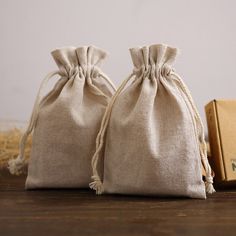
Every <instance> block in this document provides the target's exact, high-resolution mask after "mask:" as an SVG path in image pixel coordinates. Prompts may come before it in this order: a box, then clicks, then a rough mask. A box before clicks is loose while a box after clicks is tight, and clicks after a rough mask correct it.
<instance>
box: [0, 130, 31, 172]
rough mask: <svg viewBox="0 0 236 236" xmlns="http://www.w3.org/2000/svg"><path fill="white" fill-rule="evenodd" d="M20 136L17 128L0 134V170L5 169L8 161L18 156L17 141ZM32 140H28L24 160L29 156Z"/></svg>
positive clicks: (20, 131)
mask: <svg viewBox="0 0 236 236" xmlns="http://www.w3.org/2000/svg"><path fill="white" fill-rule="evenodd" d="M21 136H22V130H20V129H18V128H14V129H10V130H8V131H1V132H0V169H2V168H6V167H7V165H8V161H9V160H10V159H12V158H16V157H17V156H18V154H19V141H20V138H21ZM31 145H32V138H31V137H29V138H28V142H27V144H26V147H25V158H26V159H28V158H29V156H30V150H31Z"/></svg>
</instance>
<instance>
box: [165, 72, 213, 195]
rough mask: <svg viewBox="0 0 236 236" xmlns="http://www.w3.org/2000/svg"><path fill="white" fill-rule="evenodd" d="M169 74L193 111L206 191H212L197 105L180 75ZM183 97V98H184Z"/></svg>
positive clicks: (209, 167) (210, 174)
mask: <svg viewBox="0 0 236 236" xmlns="http://www.w3.org/2000/svg"><path fill="white" fill-rule="evenodd" d="M169 75H173V76H174V77H175V78H174V80H175V81H176V82H177V83H176V85H177V86H178V87H179V88H180V89H181V91H182V92H183V93H184V94H185V95H186V98H187V99H188V102H189V103H190V105H191V107H192V110H193V112H194V120H195V123H196V128H197V130H196V129H194V130H195V135H196V137H197V138H198V143H199V150H200V155H201V161H202V164H203V166H204V169H205V171H206V177H205V187H206V192H207V193H214V192H215V189H214V187H213V176H212V169H211V166H210V164H209V162H208V159H207V145H206V142H205V134H204V126H203V123H202V120H201V117H200V115H199V113H198V110H197V107H196V105H195V104H194V101H193V98H192V96H191V93H190V91H189V89H188V88H187V86H186V85H185V84H184V82H183V80H182V79H181V78H180V76H179V75H178V74H177V73H175V72H174V71H173V70H172V71H170V73H169ZM184 99H185V98H184Z"/></svg>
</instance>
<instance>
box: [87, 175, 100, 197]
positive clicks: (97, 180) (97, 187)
mask: <svg viewBox="0 0 236 236" xmlns="http://www.w3.org/2000/svg"><path fill="white" fill-rule="evenodd" d="M92 179H93V180H94V181H93V182H91V183H90V184H89V187H90V188H91V189H93V190H95V191H96V194H98V195H100V194H102V193H103V191H104V189H103V184H102V181H101V179H100V178H99V176H97V175H94V176H92Z"/></svg>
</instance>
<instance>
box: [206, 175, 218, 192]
mask: <svg viewBox="0 0 236 236" xmlns="http://www.w3.org/2000/svg"><path fill="white" fill-rule="evenodd" d="M205 187H206V193H209V194H212V193H214V192H216V191H215V189H214V186H213V177H212V176H206V181H205Z"/></svg>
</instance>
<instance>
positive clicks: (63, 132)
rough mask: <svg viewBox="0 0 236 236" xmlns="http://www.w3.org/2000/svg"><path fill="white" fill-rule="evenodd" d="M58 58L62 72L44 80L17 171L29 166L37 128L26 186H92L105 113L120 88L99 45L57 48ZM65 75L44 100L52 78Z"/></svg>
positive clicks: (12, 163) (13, 162)
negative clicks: (29, 141) (107, 71)
mask: <svg viewBox="0 0 236 236" xmlns="http://www.w3.org/2000/svg"><path fill="white" fill-rule="evenodd" d="M52 56H53V58H54V60H55V61H56V63H57V65H58V66H59V71H56V72H53V73H50V74H49V75H48V76H47V77H46V78H45V80H44V81H43V83H42V85H41V88H40V90H39V93H38V96H37V99H36V101H35V105H34V109H33V112H32V116H31V119H30V122H29V126H28V128H27V130H26V132H25V134H24V135H23V137H22V139H21V142H20V154H19V156H18V158H17V159H14V160H11V161H10V162H9V169H10V171H11V173H13V174H20V173H21V172H22V169H23V167H24V166H25V165H26V161H25V159H24V147H25V142H26V139H27V137H28V135H29V134H30V133H31V131H32V130H33V131H34V132H33V144H32V151H31V156H30V160H29V166H28V176H27V180H26V189H35V188H80V187H81V188H82V187H88V185H89V182H90V176H91V171H92V169H91V164H90V163H91V158H92V155H93V153H94V151H95V140H96V136H97V133H98V131H99V127H100V124H101V120H102V117H103V114H104V112H105V109H106V106H107V104H108V102H109V100H110V97H111V96H112V94H113V93H114V92H115V88H114V86H113V84H112V83H111V82H110V80H109V79H108V77H107V76H106V75H105V74H103V72H102V71H101V69H100V64H101V62H102V61H103V59H104V58H105V57H106V53H105V52H104V51H103V50H101V49H98V48H96V47H93V46H90V47H80V48H74V47H68V48H62V49H57V50H55V51H53V52H52ZM57 74H59V75H60V76H61V78H60V80H59V81H58V82H57V83H56V85H55V86H54V88H53V89H52V91H51V92H49V93H48V94H47V95H46V96H45V97H43V98H41V97H42V95H41V93H42V89H43V87H45V85H46V83H47V81H48V80H49V79H50V78H51V77H53V76H54V75H57Z"/></svg>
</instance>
